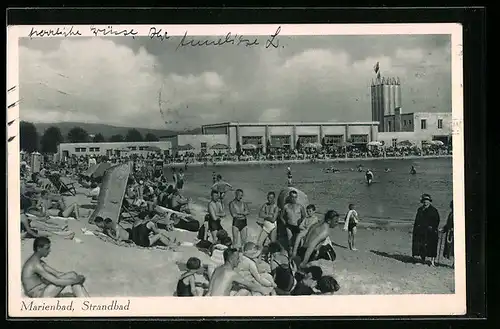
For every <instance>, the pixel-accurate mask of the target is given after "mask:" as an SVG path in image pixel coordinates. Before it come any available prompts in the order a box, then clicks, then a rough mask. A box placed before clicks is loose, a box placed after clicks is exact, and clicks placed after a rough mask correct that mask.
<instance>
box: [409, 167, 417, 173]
mask: <svg viewBox="0 0 500 329" xmlns="http://www.w3.org/2000/svg"><path fill="white" fill-rule="evenodd" d="M416 173H417V170H416V169H415V167H414V166H411V169H410V174H411V175H415V174H416Z"/></svg>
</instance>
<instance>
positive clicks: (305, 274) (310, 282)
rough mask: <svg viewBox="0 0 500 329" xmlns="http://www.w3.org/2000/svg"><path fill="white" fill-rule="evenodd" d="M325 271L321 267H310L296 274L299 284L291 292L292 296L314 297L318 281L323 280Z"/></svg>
mask: <svg viewBox="0 0 500 329" xmlns="http://www.w3.org/2000/svg"><path fill="white" fill-rule="evenodd" d="M322 275H323V270H322V269H321V267H319V266H310V267H307V268H305V269H303V270H302V271H301V272H300V273H297V274H296V276H295V277H296V279H297V284H296V285H295V287H294V288H293V290H292V291H291V293H290V295H292V296H306V295H314V294H315V288H316V286H317V285H318V280H320V279H321V276H322Z"/></svg>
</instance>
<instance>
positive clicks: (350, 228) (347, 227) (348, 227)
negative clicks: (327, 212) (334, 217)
mask: <svg viewBox="0 0 500 329" xmlns="http://www.w3.org/2000/svg"><path fill="white" fill-rule="evenodd" d="M358 222H359V218H358V213H357V211H356V210H355V209H354V204H353V203H351V204H349V211H348V212H347V215H346V216H345V223H344V231H347V244H348V245H349V250H353V251H356V250H358V249H356V246H355V244H354V236H355V235H356V231H357V229H356V226H357V225H358Z"/></svg>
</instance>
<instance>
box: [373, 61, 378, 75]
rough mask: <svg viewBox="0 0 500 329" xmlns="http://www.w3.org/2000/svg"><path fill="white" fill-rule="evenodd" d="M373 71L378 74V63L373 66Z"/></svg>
mask: <svg viewBox="0 0 500 329" xmlns="http://www.w3.org/2000/svg"><path fill="white" fill-rule="evenodd" d="M373 70H374V71H375V73H379V70H380V63H379V62H377V64H375V66H374V67H373Z"/></svg>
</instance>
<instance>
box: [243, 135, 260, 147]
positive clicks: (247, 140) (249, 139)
mask: <svg viewBox="0 0 500 329" xmlns="http://www.w3.org/2000/svg"><path fill="white" fill-rule="evenodd" d="M241 142H242V145H245V144H252V145H255V146H257V147H258V148H259V147H262V137H261V136H242V137H241Z"/></svg>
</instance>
